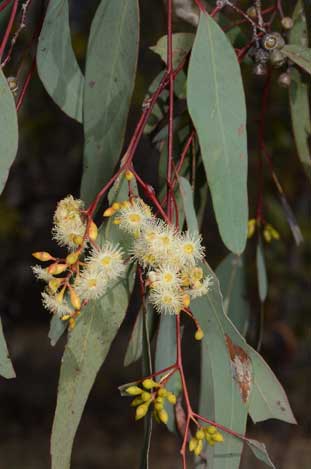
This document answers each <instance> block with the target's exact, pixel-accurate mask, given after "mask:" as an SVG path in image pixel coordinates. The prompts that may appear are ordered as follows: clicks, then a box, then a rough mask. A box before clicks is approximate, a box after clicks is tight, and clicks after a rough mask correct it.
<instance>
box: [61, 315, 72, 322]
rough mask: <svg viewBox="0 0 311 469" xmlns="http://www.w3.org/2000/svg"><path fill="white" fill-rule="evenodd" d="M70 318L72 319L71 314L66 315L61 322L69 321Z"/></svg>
mask: <svg viewBox="0 0 311 469" xmlns="http://www.w3.org/2000/svg"><path fill="white" fill-rule="evenodd" d="M70 317H71V316H70V314H64V315H63V316H62V317H61V320H62V321H67V320H68V319H69V318H70Z"/></svg>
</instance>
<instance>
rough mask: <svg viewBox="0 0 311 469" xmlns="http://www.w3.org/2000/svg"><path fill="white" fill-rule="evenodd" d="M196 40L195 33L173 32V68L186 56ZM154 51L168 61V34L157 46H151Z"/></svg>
mask: <svg viewBox="0 0 311 469" xmlns="http://www.w3.org/2000/svg"><path fill="white" fill-rule="evenodd" d="M193 41H194V34H193V33H175V34H173V45H172V48H173V68H174V69H176V68H177V67H178V65H180V64H181V63H182V61H183V60H184V59H185V58H186V56H187V54H188V53H189V51H190V49H191V47H192V44H193ZM150 49H151V50H152V52H154V53H155V54H158V55H159V56H160V57H161V59H162V60H163V62H165V63H166V62H167V36H163V37H161V38H160V39H159V40H158V42H157V43H156V45H155V46H152V47H150Z"/></svg>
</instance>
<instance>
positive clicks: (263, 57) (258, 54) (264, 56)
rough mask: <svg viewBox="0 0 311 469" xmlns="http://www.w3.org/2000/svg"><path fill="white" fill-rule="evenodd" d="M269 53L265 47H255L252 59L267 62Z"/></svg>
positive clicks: (257, 61) (262, 62)
mask: <svg viewBox="0 0 311 469" xmlns="http://www.w3.org/2000/svg"><path fill="white" fill-rule="evenodd" d="M269 58H270V54H269V52H268V51H267V50H266V49H262V48H259V49H256V50H255V52H254V60H255V62H256V63H261V64H266V63H268V62H269Z"/></svg>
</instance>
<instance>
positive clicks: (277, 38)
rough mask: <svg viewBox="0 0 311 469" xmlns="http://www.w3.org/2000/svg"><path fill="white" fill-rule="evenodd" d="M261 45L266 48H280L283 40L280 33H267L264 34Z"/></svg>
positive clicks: (282, 45) (283, 43) (283, 42)
mask: <svg viewBox="0 0 311 469" xmlns="http://www.w3.org/2000/svg"><path fill="white" fill-rule="evenodd" d="M262 45H263V47H264V48H265V49H267V50H273V49H282V47H284V45H285V41H284V39H283V37H282V36H281V34H280V33H268V34H265V35H264V37H263V39H262Z"/></svg>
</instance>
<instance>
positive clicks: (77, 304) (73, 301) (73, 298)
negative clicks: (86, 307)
mask: <svg viewBox="0 0 311 469" xmlns="http://www.w3.org/2000/svg"><path fill="white" fill-rule="evenodd" d="M70 302H71V304H72V306H73V307H74V309H77V310H79V309H80V308H81V300H80V298H79V297H78V295H77V293H76V292H75V290H74V289H73V288H70Z"/></svg>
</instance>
